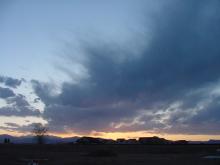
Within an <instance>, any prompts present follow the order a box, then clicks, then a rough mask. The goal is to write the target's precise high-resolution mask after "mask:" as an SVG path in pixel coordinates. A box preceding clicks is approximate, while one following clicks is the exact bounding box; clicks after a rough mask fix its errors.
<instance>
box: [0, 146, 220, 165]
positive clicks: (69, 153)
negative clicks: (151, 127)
mask: <svg viewBox="0 0 220 165" xmlns="http://www.w3.org/2000/svg"><path fill="white" fill-rule="evenodd" d="M218 148H220V146H219V145H72V144H69V145H68V144H66V145H61V144H56V145H40V146H39V145H21V144H20V145H17V144H16V145H13V144H9V145H0V160H1V162H0V164H1V165H19V164H20V165H22V164H23V165H25V164H27V159H34V158H37V159H45V160H43V161H41V162H40V165H209V164H210V165H219V164H220V159H204V158H203V157H204V156H207V155H215V154H216V149H218Z"/></svg>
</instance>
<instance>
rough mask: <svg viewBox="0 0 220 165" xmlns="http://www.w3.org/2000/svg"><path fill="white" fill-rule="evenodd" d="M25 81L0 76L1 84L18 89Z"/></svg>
mask: <svg viewBox="0 0 220 165" xmlns="http://www.w3.org/2000/svg"><path fill="white" fill-rule="evenodd" d="M22 81H24V79H20V80H19V79H15V78H11V77H5V76H0V83H3V84H5V85H6V86H8V87H12V88H16V87H18V86H20V85H21V83H22Z"/></svg>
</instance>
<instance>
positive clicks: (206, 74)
mask: <svg viewBox="0 0 220 165" xmlns="http://www.w3.org/2000/svg"><path fill="white" fill-rule="evenodd" d="M161 3H162V1H161ZM152 17H153V18H152V19H151V25H150V26H151V30H150V32H151V33H149V34H148V33H145V32H143V33H145V34H144V35H145V36H148V35H150V36H151V39H150V42H147V39H146V45H143V43H140V44H141V45H142V48H141V50H138V51H137V52H138V55H137V56H136V55H133V54H132V53H133V52H132V51H131V52H130V51H129V49H128V50H127V49H123V47H121V46H120V45H117V44H114V43H107V44H105V43H100V42H96V41H94V42H93V43H82V48H83V49H84V57H85V59H86V60H84V61H82V62H81V65H83V66H84V68H85V69H86V70H87V71H88V77H87V78H84V79H82V80H80V81H79V82H78V83H71V82H65V83H63V84H62V87H61V92H60V93H58V94H53V90H54V88H53V87H54V86H53V84H50V83H43V82H39V81H37V80H32V85H33V88H34V90H35V93H36V94H37V95H38V96H39V98H40V99H41V101H42V102H44V103H45V110H44V112H43V114H42V116H43V117H44V118H45V119H46V120H48V125H49V127H50V129H51V130H52V131H56V132H65V131H73V132H78V133H88V132H91V131H103V132H107V131H113V132H114V131H143V130H144V131H153V132H155V133H185V134H220V129H219V124H220V115H219V108H220V105H219V101H220V99H219V98H220V97H219V96H220V92H219V88H220V86H219V78H220V72H219V71H220V46H219V43H220V31H219V29H220V2H219V1H218V0H213V1H206V0H201V1H197V0H190V1H189V0H186V1H181V0H170V1H167V2H163V5H161V6H160V10H159V11H158V12H157V13H154V14H153V15H152ZM144 26H146V28H149V27H147V26H148V24H145V25H144ZM119 37H120V36H119ZM138 42H139V41H137V40H133V41H130V42H128V43H129V44H131V45H132V44H134V43H135V44H138ZM127 47H129V45H127ZM74 59H75V56H74V54H73V55H69V57H66V60H68V61H71V60H72V63H73V64H74ZM69 73H71V72H68V74H69Z"/></svg>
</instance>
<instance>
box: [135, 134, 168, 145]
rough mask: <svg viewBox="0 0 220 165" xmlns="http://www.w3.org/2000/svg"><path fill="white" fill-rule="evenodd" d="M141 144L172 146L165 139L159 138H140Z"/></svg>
mask: <svg viewBox="0 0 220 165" xmlns="http://www.w3.org/2000/svg"><path fill="white" fill-rule="evenodd" d="M138 141H139V143H140V144H170V141H169V140H166V139H164V138H159V137H157V136H154V137H141V138H139V140H138Z"/></svg>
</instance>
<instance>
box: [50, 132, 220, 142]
mask: <svg viewBox="0 0 220 165" xmlns="http://www.w3.org/2000/svg"><path fill="white" fill-rule="evenodd" d="M51 135H54V136H59V137H63V138H65V137H73V136H79V137H81V136H90V137H100V138H105V139H114V140H116V139H118V138H125V139H138V138H139V137H152V136H158V137H161V138H165V139H168V140H188V141H207V140H210V139H220V135H187V134H153V133H148V132H146V131H137V132H92V133H90V134H85V135H79V134H74V133H70V134H65V133H63V134H60V133H51Z"/></svg>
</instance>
